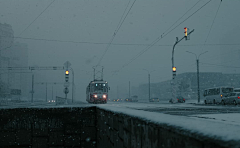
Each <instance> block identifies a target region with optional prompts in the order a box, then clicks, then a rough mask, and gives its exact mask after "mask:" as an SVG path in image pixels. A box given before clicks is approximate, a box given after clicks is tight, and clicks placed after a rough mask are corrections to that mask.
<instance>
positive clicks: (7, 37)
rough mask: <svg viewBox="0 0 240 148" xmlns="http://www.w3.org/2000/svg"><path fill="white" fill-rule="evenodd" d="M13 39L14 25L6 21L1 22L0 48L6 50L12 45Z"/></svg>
mask: <svg viewBox="0 0 240 148" xmlns="http://www.w3.org/2000/svg"><path fill="white" fill-rule="evenodd" d="M13 39H14V38H13V30H12V26H11V25H9V24H6V23H4V24H2V23H0V50H5V49H8V48H9V47H11V46H12V44H13Z"/></svg>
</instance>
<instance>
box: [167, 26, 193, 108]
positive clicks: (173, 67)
mask: <svg viewBox="0 0 240 148" xmlns="http://www.w3.org/2000/svg"><path fill="white" fill-rule="evenodd" d="M184 30H185V32H184V34H185V36H183V37H182V38H181V39H180V40H178V37H176V41H175V44H174V45H173V50H172V82H171V85H172V99H171V100H170V102H171V103H173V101H174V100H175V98H176V97H175V93H176V89H175V81H174V79H175V77H176V75H177V74H176V72H177V71H176V67H175V66H174V50H175V46H176V45H177V44H178V43H179V42H181V41H182V40H183V39H186V40H189V39H190V37H189V36H188V35H190V34H191V33H192V32H193V31H194V29H193V30H192V31H190V32H189V33H187V30H188V28H186V27H185V28H184Z"/></svg>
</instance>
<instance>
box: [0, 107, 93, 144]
mask: <svg viewBox="0 0 240 148" xmlns="http://www.w3.org/2000/svg"><path fill="white" fill-rule="evenodd" d="M95 113H96V108H95V107H91V108H47V109H35V108H25V109H24V108H22V109H1V110H0V117H1V118H0V147H4V148H5V147H28V148H30V147H32V148H47V147H58V148H63V147H69V148H70V147H71V148H72V147H79V148H80V147H81V148H95V147H96V140H97V137H96V135H97V134H96V132H97V131H96V114H95Z"/></svg>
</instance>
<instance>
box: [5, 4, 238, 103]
mask: <svg viewBox="0 0 240 148" xmlns="http://www.w3.org/2000/svg"><path fill="white" fill-rule="evenodd" d="M133 1H134V0H131V2H130V5H131V4H132V3H133ZM197 1H198V0H137V1H136V2H135V4H134V5H133V7H132V9H131V11H130V13H129V15H128V16H127V17H126V20H125V21H124V23H123V24H122V26H121V28H120V30H119V31H118V33H117V34H116V37H115V38H114V40H113V42H112V43H113V44H139V45H111V46H110V48H109V50H108V51H107V52H106V54H105V56H104V58H103V60H102V61H101V65H102V66H104V80H106V81H109V85H110V86H111V90H112V91H113V92H114V91H116V90H115V89H116V87H117V85H118V86H120V88H123V87H128V81H131V84H132V85H133V86H138V85H139V84H143V83H146V82H147V81H148V79H147V71H144V70H143V69H147V70H149V71H153V72H151V82H152V83H154V82H160V81H163V80H167V79H171V77H172V71H171V64H172V63H171V56H172V55H171V53H172V46H173V44H174V42H175V40H176V37H179V38H181V37H183V36H184V27H188V28H190V30H192V29H195V31H194V32H193V33H192V35H191V39H190V40H188V41H185V40H183V41H182V42H180V43H179V44H178V45H177V46H176V50H175V66H176V67H177V74H179V73H184V72H196V58H195V56H194V55H192V54H189V53H186V51H191V52H194V53H196V54H197V55H198V54H200V53H202V52H204V51H208V52H207V53H206V54H204V55H202V56H201V57H200V61H202V62H205V63H213V64H222V63H221V57H222V51H220V50H223V49H224V48H226V52H225V53H224V54H228V50H231V51H236V50H238V49H239V45H237V46H220V45H209V44H238V43H239V41H238V38H239V33H240V31H239V26H240V25H239V22H240V21H239V14H240V10H239V6H240V1H239V0H223V2H222V4H221V6H220V9H219V12H218V14H217V16H216V19H215V21H214V24H213V27H212V30H211V32H210V34H209V37H208V39H207V41H206V44H207V45H206V46H203V44H204V43H205V40H206V37H207V35H208V33H209V29H210V27H211V25H212V22H213V19H214V16H215V14H216V11H217V8H218V6H219V4H220V0H212V1H211V2H210V3H209V4H207V5H206V6H205V7H203V8H202V9H201V10H199V11H198V12H197V13H196V14H194V15H193V16H192V17H190V18H189V19H188V20H187V21H185V22H183V23H182V24H181V25H179V26H178V27H176V28H175V29H174V30H173V31H172V32H171V33H169V34H168V35H167V36H165V37H164V38H163V39H161V40H160V41H159V42H158V43H157V44H156V45H155V46H153V47H152V48H150V49H149V50H148V51H146V52H145V53H144V54H142V55H141V56H140V57H138V58H137V59H136V60H134V61H133V62H132V63H130V64H129V65H127V66H125V67H122V66H123V65H124V64H126V63H127V62H129V61H130V60H131V59H132V58H133V57H135V56H136V55H138V54H139V53H140V52H141V51H142V50H144V49H145V48H146V47H147V46H145V45H147V44H151V43H152V42H153V41H154V40H155V39H157V38H158V37H160V36H161V35H164V34H163V33H164V32H166V30H167V29H168V28H169V27H170V26H171V25H172V24H173V23H174V22H175V21H176V20H178V18H180V17H181V16H182V15H183V14H184V13H185V12H186V11H187V10H188V9H189V8H190V7H192V6H193V5H194V4H195V3H196V2H197ZM51 2H52V1H50V0H0V23H8V24H10V25H12V27H13V30H14V36H15V37H23V38H32V40H28V39H15V41H16V42H22V43H27V44H28V47H29V56H28V57H29V66H32V65H38V66H63V63H64V62H66V61H70V62H71V64H72V68H73V69H74V71H75V83H76V87H77V88H76V92H77V96H81V97H83V98H82V100H84V99H85V88H86V86H87V84H88V83H89V81H91V80H92V78H93V76H92V72H93V69H92V67H93V66H95V65H96V64H97V63H98V62H99V60H100V57H101V56H102V54H103V53H104V51H105V50H106V47H107V44H106V43H109V41H110V39H111V38H112V35H113V33H114V31H115V29H116V27H117V25H118V23H119V21H120V18H121V16H122V14H123V12H124V10H125V8H126V6H127V4H128V2H129V1H127V0H118V1H117V0H114V1H113V0H56V1H55V2H54V3H53V4H52V5H51V6H50V7H49V8H48V9H47V10H46V11H45V12H44V13H43V14H42V15H41V16H40V17H39V18H38V19H37V20H36V21H35V22H34V23H33V24H32V25H31V26H30V27H29V28H28V29H27V30H26V31H24V32H23V33H22V34H21V36H19V35H20V33H21V32H22V31H23V30H24V29H25V28H26V27H27V26H28V25H29V24H30V23H31V22H32V21H33V20H34V19H35V18H36V17H37V16H38V15H39V14H40V13H41V12H42V11H43V10H44V9H45V8H46V7H47V6H48V5H49V4H50V3H51ZM206 2H208V0H201V1H200V2H199V3H198V4H197V5H196V6H195V7H194V8H193V9H192V10H191V11H189V12H188V13H187V14H186V15H185V16H184V17H183V18H182V19H181V20H180V21H178V22H177V23H176V24H175V26H176V25H178V24H179V23H180V22H182V21H183V20H184V19H186V18H187V17H188V16H190V15H191V14H193V13H194V12H195V11H196V10H197V9H199V8H200V7H201V6H202V5H204V4H205V3H206ZM128 9H129V7H128ZM172 28H174V26H173V27H172ZM230 32H231V34H230ZM33 39H46V40H59V41H71V42H56V41H52V42H51V41H40V40H33ZM73 42H88V43H73ZM96 43H101V44H96ZM158 45H163V46H158ZM183 45H194V46H183ZM235 62H236V61H235ZM228 64H230V65H231V61H230V63H228ZM226 65H227V64H226ZM118 70H120V71H119V72H117V73H116V75H113V73H114V72H116V71H118ZM200 71H201V72H221V71H222V67H219V66H214V65H203V64H200ZM39 73H42V74H46V75H49V80H50V81H58V82H59V81H64V79H63V78H64V73H59V72H44V73H43V72H39Z"/></svg>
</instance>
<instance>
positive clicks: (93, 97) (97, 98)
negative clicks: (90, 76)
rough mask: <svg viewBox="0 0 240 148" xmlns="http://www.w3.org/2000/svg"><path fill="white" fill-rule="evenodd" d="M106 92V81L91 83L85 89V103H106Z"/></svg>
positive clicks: (107, 88)
mask: <svg viewBox="0 0 240 148" xmlns="http://www.w3.org/2000/svg"><path fill="white" fill-rule="evenodd" d="M108 90H109V87H108V83H107V82H106V81H102V80H95V81H91V82H90V83H89V84H88V86H87V88H86V101H87V102H89V103H107V100H108Z"/></svg>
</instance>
